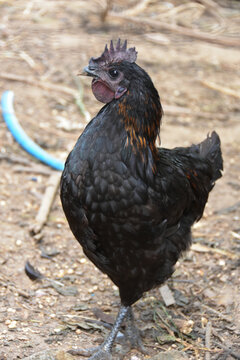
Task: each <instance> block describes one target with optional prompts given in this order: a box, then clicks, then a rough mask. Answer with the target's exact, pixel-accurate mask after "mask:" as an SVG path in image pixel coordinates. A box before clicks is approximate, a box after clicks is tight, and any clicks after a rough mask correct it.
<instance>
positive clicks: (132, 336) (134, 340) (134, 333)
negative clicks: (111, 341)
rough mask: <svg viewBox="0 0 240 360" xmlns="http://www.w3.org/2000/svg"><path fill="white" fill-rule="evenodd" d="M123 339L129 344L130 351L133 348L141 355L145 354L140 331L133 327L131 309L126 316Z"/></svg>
mask: <svg viewBox="0 0 240 360" xmlns="http://www.w3.org/2000/svg"><path fill="white" fill-rule="evenodd" d="M125 337H126V340H127V342H128V343H129V344H130V349H132V348H134V349H136V350H139V351H140V352H141V353H143V354H146V353H147V351H146V349H145V347H144V346H143V343H142V339H141V335H140V330H139V329H138V328H137V327H136V326H135V321H134V315H133V311H132V308H131V307H130V309H129V311H128V313H127V316H126V329H125ZM130 349H128V350H130Z"/></svg>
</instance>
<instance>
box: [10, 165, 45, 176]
mask: <svg viewBox="0 0 240 360" xmlns="http://www.w3.org/2000/svg"><path fill="white" fill-rule="evenodd" d="M13 171H14V172H19V173H21V172H25V173H31V174H34V173H35V174H40V175H48V176H49V175H51V174H52V170H50V169H49V170H48V169H47V168H46V167H38V166H30V167H26V166H16V167H13Z"/></svg>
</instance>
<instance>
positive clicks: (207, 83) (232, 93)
mask: <svg viewBox="0 0 240 360" xmlns="http://www.w3.org/2000/svg"><path fill="white" fill-rule="evenodd" d="M239 46H240V44H239ZM200 83H201V84H202V85H204V86H206V87H208V88H209V89H213V90H217V91H219V92H221V93H223V94H226V95H230V96H233V97H235V98H237V99H240V93H239V92H237V91H235V90H232V89H229V88H227V87H225V86H222V85H219V84H216V83H214V82H212V81H208V80H200Z"/></svg>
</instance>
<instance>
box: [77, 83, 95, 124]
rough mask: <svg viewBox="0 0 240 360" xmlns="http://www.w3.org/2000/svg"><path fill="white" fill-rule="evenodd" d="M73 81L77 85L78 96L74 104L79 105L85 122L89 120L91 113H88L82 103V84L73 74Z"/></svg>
mask: <svg viewBox="0 0 240 360" xmlns="http://www.w3.org/2000/svg"><path fill="white" fill-rule="evenodd" d="M74 81H75V84H76V85H77V87H78V92H79V93H78V96H76V104H77V106H78V107H79V109H80V111H81V113H82V114H83V116H84V117H85V120H86V122H89V121H90V120H91V115H90V114H89V112H88V111H87V110H86V108H85V106H84V103H83V86H82V83H81V81H80V79H79V77H76V76H74Z"/></svg>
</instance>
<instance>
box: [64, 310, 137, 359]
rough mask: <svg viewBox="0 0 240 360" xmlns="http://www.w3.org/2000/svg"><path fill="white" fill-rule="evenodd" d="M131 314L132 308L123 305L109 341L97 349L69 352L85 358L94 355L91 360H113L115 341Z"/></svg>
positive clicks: (108, 338)
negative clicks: (128, 315) (112, 353)
mask: <svg viewBox="0 0 240 360" xmlns="http://www.w3.org/2000/svg"><path fill="white" fill-rule="evenodd" d="M129 312H130V313H132V310H131V307H130V306H124V305H121V307H120V310H119V313H118V315H117V318H116V321H115V324H114V325H113V328H112V330H111V332H110V334H109V335H108V337H107V339H106V340H105V341H104V342H103V344H102V345H100V346H98V347H95V348H90V349H88V350H83V349H72V350H69V351H68V352H69V353H70V354H72V355H83V356H90V355H92V356H91V357H90V358H89V360H111V359H112V355H111V351H112V347H113V343H114V340H115V338H116V336H117V333H118V331H119V329H120V327H121V325H122V323H123V320H124V319H125V317H126V316H127V314H128V313H129Z"/></svg>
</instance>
